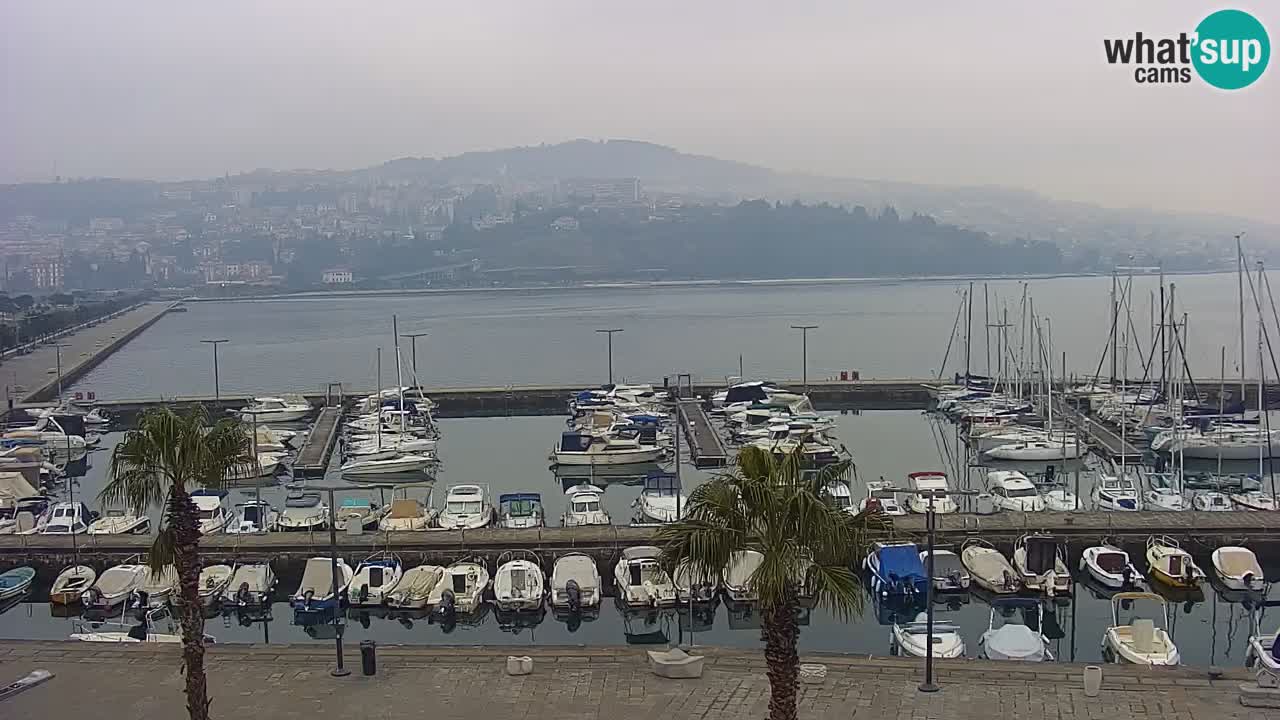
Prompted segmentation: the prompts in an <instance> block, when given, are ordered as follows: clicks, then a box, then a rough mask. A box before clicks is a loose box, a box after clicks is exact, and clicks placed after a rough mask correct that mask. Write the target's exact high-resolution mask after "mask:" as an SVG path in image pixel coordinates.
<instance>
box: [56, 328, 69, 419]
mask: <svg viewBox="0 0 1280 720" xmlns="http://www.w3.org/2000/svg"><path fill="white" fill-rule="evenodd" d="M64 347H69V346H68V345H67V344H66V343H54V344H53V349H54V351H55V352H56V354H57V358H58V366H57V372H58V407H62V348H64Z"/></svg>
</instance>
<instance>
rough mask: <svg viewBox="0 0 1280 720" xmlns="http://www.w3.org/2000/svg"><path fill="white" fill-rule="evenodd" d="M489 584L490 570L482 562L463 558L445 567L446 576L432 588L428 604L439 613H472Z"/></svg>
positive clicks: (482, 598) (481, 599)
mask: <svg viewBox="0 0 1280 720" xmlns="http://www.w3.org/2000/svg"><path fill="white" fill-rule="evenodd" d="M488 586H489V570H488V568H486V567H485V566H484V564H483V563H482V562H477V561H475V560H462V561H459V562H456V563H454V564H452V565H450V566H449V567H447V568H445V569H444V577H442V578H441V579H440V582H439V583H437V584H436V586H435V588H434V589H432V591H431V595H430V596H428V597H427V604H428V605H430V606H431V607H432V609H433V610H435V611H436V612H438V613H441V614H443V615H453V614H455V613H463V614H467V613H471V612H474V611H475V610H476V609H477V608H479V607H480V604H481V603H482V602H483V600H484V590H485V588H487V587H488Z"/></svg>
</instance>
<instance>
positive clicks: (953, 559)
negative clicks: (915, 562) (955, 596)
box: [920, 548, 973, 592]
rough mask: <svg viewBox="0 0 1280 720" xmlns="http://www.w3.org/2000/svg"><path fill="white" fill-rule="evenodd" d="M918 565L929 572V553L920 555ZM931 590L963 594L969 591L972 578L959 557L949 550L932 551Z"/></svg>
mask: <svg viewBox="0 0 1280 720" xmlns="http://www.w3.org/2000/svg"><path fill="white" fill-rule="evenodd" d="M920 564H921V565H923V566H924V568H925V572H928V571H929V551H928V550H925V551H923V552H921V553H920ZM932 574H933V589H934V590H935V591H937V592H964V591H966V590H968V589H969V585H970V584H972V582H973V577H972V576H971V575H969V571H968V570H966V569H965V567H964V563H962V562H960V556H959V555H956V554H955V553H953V552H951V551H950V550H939V549H936V548H935V549H934V551H933V573H932Z"/></svg>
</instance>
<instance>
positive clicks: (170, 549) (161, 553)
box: [147, 525, 178, 580]
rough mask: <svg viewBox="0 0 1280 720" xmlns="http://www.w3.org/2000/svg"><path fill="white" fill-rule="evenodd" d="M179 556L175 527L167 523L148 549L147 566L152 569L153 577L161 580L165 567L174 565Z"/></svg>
mask: <svg viewBox="0 0 1280 720" xmlns="http://www.w3.org/2000/svg"><path fill="white" fill-rule="evenodd" d="M177 557H178V538H177V535H176V534H175V533H174V532H173V528H171V527H169V526H168V525H165V526H164V527H162V528H160V532H158V533H156V539H155V541H154V542H152V543H151V549H150V550H149V551H147V567H149V568H150V569H151V578H152V579H153V580H159V579H160V576H161V575H162V574H163V573H164V570H165V568H167V567H168V566H170V565H172V564H173V563H174V561H175V560H176V559H177Z"/></svg>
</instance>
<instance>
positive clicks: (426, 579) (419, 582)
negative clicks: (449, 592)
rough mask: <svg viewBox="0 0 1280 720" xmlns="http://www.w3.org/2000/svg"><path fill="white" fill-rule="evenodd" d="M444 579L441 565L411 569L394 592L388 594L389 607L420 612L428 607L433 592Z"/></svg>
mask: <svg viewBox="0 0 1280 720" xmlns="http://www.w3.org/2000/svg"><path fill="white" fill-rule="evenodd" d="M443 577H444V568H443V567H441V566H439V565H419V566H417V567H413V568H409V569H408V570H406V571H405V572H404V575H402V576H400V582H398V583H396V587H395V589H394V590H392V591H391V592H389V593H387V594H386V596H385V597H386V602H387V607H391V608H399V609H402V610H419V609H422V608H424V607H426V606H427V599H428V598H429V597H430V596H431V591H432V590H435V588H436V586H437V585H439V584H440V580H441V578H443Z"/></svg>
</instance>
